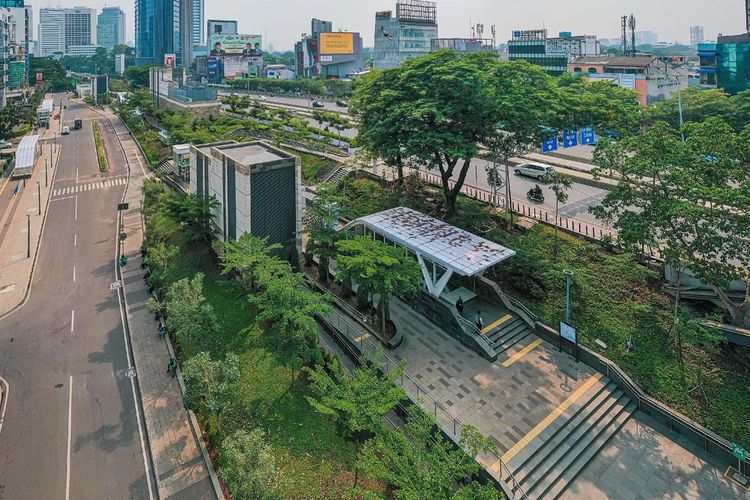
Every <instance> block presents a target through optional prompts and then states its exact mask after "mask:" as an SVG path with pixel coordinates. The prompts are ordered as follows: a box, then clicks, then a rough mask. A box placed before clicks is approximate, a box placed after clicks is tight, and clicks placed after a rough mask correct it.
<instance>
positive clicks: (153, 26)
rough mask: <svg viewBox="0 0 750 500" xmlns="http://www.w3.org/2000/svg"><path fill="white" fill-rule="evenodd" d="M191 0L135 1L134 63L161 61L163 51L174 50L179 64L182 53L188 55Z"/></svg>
mask: <svg viewBox="0 0 750 500" xmlns="http://www.w3.org/2000/svg"><path fill="white" fill-rule="evenodd" d="M192 2H193V0H136V1H135V33H136V39H135V50H136V62H137V64H139V65H143V64H162V63H163V62H164V55H165V54H175V56H176V57H177V64H178V65H182V63H183V59H184V58H185V57H187V58H188V59H189V57H190V54H191V52H192V43H191V41H192V34H193V31H192V11H193V9H192ZM186 21H188V22H186ZM183 27H184V28H185V29H183ZM186 42H187V43H186ZM188 64H189V63H188Z"/></svg>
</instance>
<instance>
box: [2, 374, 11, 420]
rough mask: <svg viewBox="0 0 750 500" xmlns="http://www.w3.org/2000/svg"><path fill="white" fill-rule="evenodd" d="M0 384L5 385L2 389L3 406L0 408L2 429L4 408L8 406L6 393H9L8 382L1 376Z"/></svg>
mask: <svg viewBox="0 0 750 500" xmlns="http://www.w3.org/2000/svg"><path fill="white" fill-rule="evenodd" d="M0 385H2V386H3V387H5V389H3V393H4V396H3V407H2V408H0V431H2V430H3V420H5V409H6V408H7V407H8V394H10V384H9V383H8V381H7V380H5V379H4V378H3V377H0Z"/></svg>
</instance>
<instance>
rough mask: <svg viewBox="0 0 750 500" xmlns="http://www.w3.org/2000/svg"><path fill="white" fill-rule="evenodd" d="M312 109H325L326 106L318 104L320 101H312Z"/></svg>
mask: <svg viewBox="0 0 750 500" xmlns="http://www.w3.org/2000/svg"><path fill="white" fill-rule="evenodd" d="M312 107H313V108H325V107H326V105H325V104H323V103H322V102H320V101H313V102H312Z"/></svg>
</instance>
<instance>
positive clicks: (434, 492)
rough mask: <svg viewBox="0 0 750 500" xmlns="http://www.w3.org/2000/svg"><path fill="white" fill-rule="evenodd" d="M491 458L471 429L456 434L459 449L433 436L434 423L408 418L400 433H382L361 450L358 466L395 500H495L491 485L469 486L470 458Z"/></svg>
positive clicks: (473, 464)
mask: <svg viewBox="0 0 750 500" xmlns="http://www.w3.org/2000/svg"><path fill="white" fill-rule="evenodd" d="M491 451H495V452H497V449H496V446H495V445H494V443H493V442H492V441H491V440H490V439H489V438H486V437H484V436H482V434H481V433H480V432H479V431H478V430H477V429H476V428H474V427H472V426H470V425H464V426H463V428H462V429H461V439H460V449H455V448H454V445H453V443H449V442H448V441H446V440H445V438H444V437H443V436H442V435H441V434H440V433H439V432H436V431H435V421H434V419H433V418H432V417H431V416H430V415H427V414H425V413H424V412H421V411H414V412H412V414H411V416H410V417H409V420H408V422H407V429H406V431H404V430H402V429H395V430H393V431H389V432H383V433H380V434H378V435H376V436H375V438H373V439H372V440H370V441H368V442H367V443H366V444H365V445H364V447H363V449H362V460H361V466H362V468H363V470H364V471H366V472H368V473H370V474H372V475H373V476H374V477H376V478H377V479H380V480H381V481H385V482H387V483H389V484H392V485H393V486H395V488H396V492H395V497H396V498H399V499H417V498H441V499H451V498H452V499H459V498H460V499H464V498H465V499H468V498H482V499H500V498H504V497H503V495H502V494H501V493H500V492H499V491H497V490H496V489H495V487H494V486H493V485H491V484H489V485H484V486H483V485H481V484H479V483H477V482H476V481H475V480H474V477H475V476H476V474H477V473H478V472H479V470H480V465H479V464H478V463H477V461H476V457H477V456H478V455H480V454H483V453H489V452H491Z"/></svg>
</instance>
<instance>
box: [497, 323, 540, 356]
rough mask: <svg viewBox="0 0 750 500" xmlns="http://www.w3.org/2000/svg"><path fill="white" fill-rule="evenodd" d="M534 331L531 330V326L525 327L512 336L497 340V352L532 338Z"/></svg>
mask: <svg viewBox="0 0 750 500" xmlns="http://www.w3.org/2000/svg"><path fill="white" fill-rule="evenodd" d="M533 333H534V332H533V331H531V329H530V328H524V329H521V330H519V331H518V332H516V333H515V334H513V335H512V336H510V337H507V338H504V339H502V340H501V341H500V342H496V343H495V344H494V349H495V352H497V353H498V354H502V353H504V352H505V351H507V350H508V349H510V348H512V347H514V346H516V345H518V344H520V343H521V342H524V341H525V340H527V339H529V338H532V337H533V336H534V335H533Z"/></svg>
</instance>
